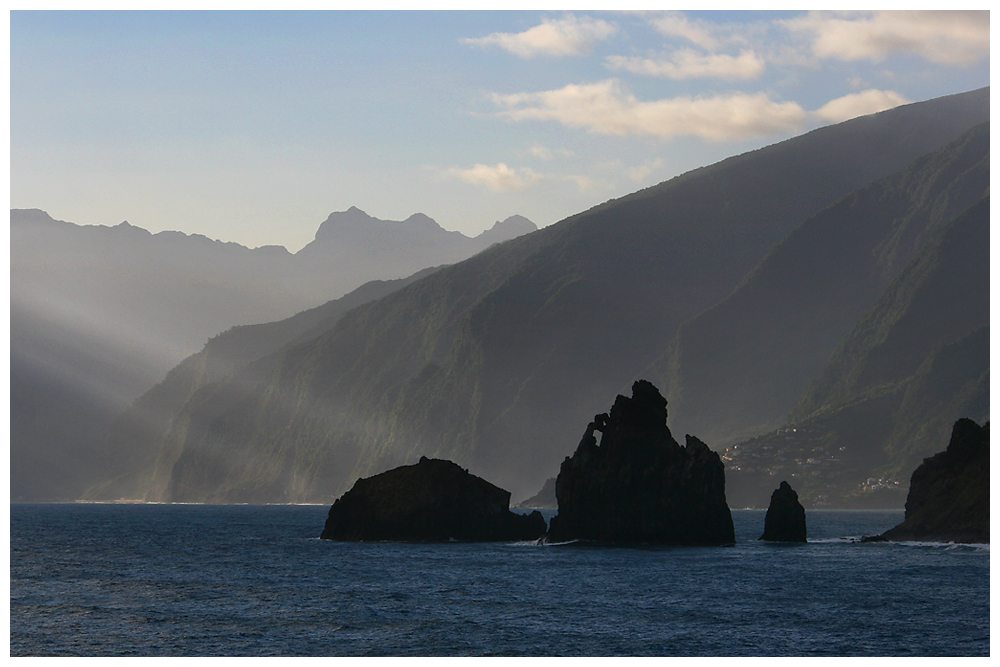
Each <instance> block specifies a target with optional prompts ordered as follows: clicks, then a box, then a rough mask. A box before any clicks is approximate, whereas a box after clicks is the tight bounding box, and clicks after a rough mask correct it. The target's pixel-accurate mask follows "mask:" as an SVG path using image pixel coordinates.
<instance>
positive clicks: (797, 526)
mask: <svg viewBox="0 0 1000 667" xmlns="http://www.w3.org/2000/svg"><path fill="white" fill-rule="evenodd" d="M759 539H762V540H765V541H767V542H805V541H806V510H805V508H804V507H802V504H801V503H800V502H799V494H797V493H795V489H793V488H792V487H791V486H790V485H789V484H788V482H782V483H781V485H780V486H778V488H777V489H775V490H774V493H772V494H771V504H770V505H768V507H767V514H766V515H765V516H764V534H763V535H761V536H760V538H759Z"/></svg>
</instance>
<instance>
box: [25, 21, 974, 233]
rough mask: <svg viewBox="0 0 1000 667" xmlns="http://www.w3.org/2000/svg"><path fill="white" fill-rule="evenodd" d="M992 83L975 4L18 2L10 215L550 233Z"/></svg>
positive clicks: (188, 224) (230, 228)
mask: <svg viewBox="0 0 1000 667" xmlns="http://www.w3.org/2000/svg"><path fill="white" fill-rule="evenodd" d="M987 85H989V14H988V12H973V13H947V12H936V13H930V14H927V13H909V12H889V13H873V12H854V13H844V14H839V13H838V14H830V13H823V14H819V13H809V12H724V11H710V12H684V13H675V12H660V13H651V12H645V13H618V12H590V11H573V12H568V11H553V12H492V11H491V12H391V11H389V12H290V13H285V12H245V13H244V12H20V11H18V12H12V13H11V15H10V95H11V104H10V114H11V124H10V133H11V134H10V137H11V143H10V150H11V163H10V164H11V181H10V182H11V207H14V208H41V209H44V210H46V211H48V212H49V213H50V214H51V215H52V216H53V217H55V218H58V219H63V220H69V221H72V222H77V223H80V224H107V225H113V224H117V223H118V222H121V221H122V220H128V221H129V222H131V223H132V224H135V225H138V226H140V227H145V228H147V229H150V230H152V231H160V230H165V229H175V230H180V231H183V232H187V233H200V234H205V235H207V236H209V237H212V238H218V239H221V240H225V241H236V242H238V243H242V244H244V245H248V246H258V245H265V244H280V245H284V246H286V247H288V248H289V249H290V250H293V251H295V250H298V249H299V248H300V247H302V246H303V245H304V244H305V243H307V242H308V241H309V240H311V239H312V237H313V234H314V233H315V231H316V228H317V227H318V226H319V224H320V223H321V222H322V221H323V220H324V219H325V218H326V217H327V215H328V214H329V213H330V212H332V211H341V210H345V209H347V208H349V207H351V206H358V207H359V208H361V209H363V210H365V211H367V212H368V213H369V214H371V215H373V216H375V217H378V218H383V219H389V220H401V219H404V218H406V217H408V216H409V215H411V214H412V213H415V212H422V213H425V214H427V215H429V216H431V217H432V218H434V219H435V220H437V221H438V222H439V223H440V224H441V225H442V226H443V227H445V228H446V229H453V230H458V231H461V232H463V233H465V234H468V235H470V236H471V235H475V234H478V233H480V232H481V231H482V230H484V229H486V228H488V227H489V226H491V225H492V224H493V222H494V221H496V220H500V219H503V218H506V217H508V216H510V215H514V214H522V215H525V216H527V217H529V218H530V219H532V220H533V221H534V222H535V223H536V224H538V225H540V226H545V225H548V224H551V223H553V222H556V221H558V220H561V219H563V218H565V217H567V216H569V215H572V214H574V213H577V212H579V211H582V210H585V209H587V208H589V207H591V206H594V205H596V204H599V203H601V202H604V201H606V200H608V199H611V198H614V197H620V196H622V195H625V194H628V193H630V192H634V191H636V190H638V189H641V188H644V187H648V186H650V185H654V184H656V183H658V182H661V181H663V180H666V179H668V178H671V177H673V176H676V175H678V174H680V173H683V172H685V171H688V170H690V169H693V168H696V167H699V166H704V165H707V164H711V163H713V162H716V161H718V160H720V159H723V158H725V157H728V156H729V155H734V154H737V153H742V152H745V151H747V150H752V149H755V148H758V147H761V146H764V145H767V144H771V143H775V142H777V141H780V140H782V139H786V138H788V137H791V136H794V135H797V134H800V133H802V132H805V131H808V130H810V129H813V128H816V127H819V126H821V125H825V124H829V123H832V122H838V121H840V120H845V119H847V118H850V117H853V116H855V115H860V114H863V113H871V112H874V111H878V110H881V109H884V108H889V107H892V106H896V105H898V104H902V103H906V102H917V101H922V100H925V99H930V98H933V97H939V96H941V95H948V94H952V93H959V92H965V91H967V90H972V89H975V88H980V87H983V86H987Z"/></svg>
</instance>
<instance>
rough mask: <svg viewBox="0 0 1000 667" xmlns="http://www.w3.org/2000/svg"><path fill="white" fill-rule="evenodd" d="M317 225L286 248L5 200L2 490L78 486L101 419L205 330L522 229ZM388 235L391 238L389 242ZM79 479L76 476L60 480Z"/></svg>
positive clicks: (271, 316)
mask: <svg viewBox="0 0 1000 667" xmlns="http://www.w3.org/2000/svg"><path fill="white" fill-rule="evenodd" d="M338 215H339V216H346V215H356V216H357V217H358V218H360V219H362V222H363V223H364V224H365V225H368V226H369V227H371V228H372V229H373V230H379V231H378V233H377V234H369V237H370V238H369V239H368V240H367V241H366V239H365V237H364V235H363V234H359V233H357V231H358V230H357V229H356V230H355V232H356V233H355V234H354V235H353V236H347V235H346V234H345V235H344V236H343V238H341V237H338V230H337V229H336V228H335V226H330V225H328V224H327V223H329V222H330V220H334V219H335V218H337V216H338ZM327 223H324V224H323V225H321V226H320V232H318V233H317V236H318V237H322V240H321V242H317V241H314V244H317V243H318V245H314V246H313V247H312V248H311V249H310V250H309V251H305V249H303V250H300V251H299V252H298V253H295V254H293V253H290V252H288V251H287V250H286V249H285V248H283V247H281V246H264V247H260V248H254V249H251V248H246V247H244V246H242V245H240V244H237V243H231V242H222V241H215V240H212V239H209V238H207V237H205V236H203V235H200V234H184V233H182V232H170V231H168V232H159V233H156V234H153V233H150V232H149V231H147V230H145V229H142V228H140V227H136V226H134V225H132V224H129V223H128V222H123V223H120V224H118V225H116V226H114V227H107V226H102V225H86V226H81V225H76V224H73V223H70V222H65V221H59V220H54V219H53V218H52V217H51V216H49V215H48V214H47V213H45V212H44V211H40V210H37V209H12V210H11V226H10V239H11V367H12V371H11V393H12V406H13V409H12V424H11V434H12V435H11V438H12V444H11V448H12V466H13V468H12V472H13V475H12V479H14V480H15V482H14V487H12V498H15V499H16V498H23V499H49V500H53V499H64V500H65V499H74V498H77V497H79V494H80V493H81V492H82V491H83V488H84V486H89V485H90V484H92V483H94V481H96V480H95V479H94V475H98V476H99V475H100V474H103V473H100V472H98V471H97V470H96V469H95V470H93V471H91V468H93V466H94V460H95V456H96V454H95V448H100V447H101V446H103V442H104V440H105V438H106V437H107V428H108V427H109V425H110V423H111V421H112V420H113V419H114V418H115V417H116V416H117V415H118V414H119V413H121V412H122V411H123V410H124V409H125V408H126V407H128V405H129V404H130V403H131V402H132V401H133V400H134V399H136V398H137V397H138V396H139V395H140V394H142V393H143V392H145V391H146V390H148V389H149V388H150V387H152V386H153V385H154V384H155V383H156V382H157V381H159V380H161V379H162V378H163V376H164V374H165V373H166V372H167V371H168V370H169V369H170V368H172V367H173V366H175V365H176V364H178V363H179V362H180V361H181V360H183V359H184V358H185V357H187V356H188V355H190V354H192V353H194V352H196V351H197V350H198V349H199V348H201V346H202V345H204V343H205V341H206V340H207V339H208V338H209V337H211V336H213V335H215V334H218V333H219V332H221V331H225V330H227V329H229V328H230V327H233V326H235V325H245V324H254V323H265V322H271V321H274V320H279V319H282V318H286V317H289V316H291V315H294V314H295V313H297V312H299V311H303V310H305V309H307V308H311V307H314V306H316V305H318V304H322V303H325V302H327V301H330V300H331V299H333V298H336V297H340V296H343V295H344V294H345V293H346V292H348V291H350V290H352V289H355V288H357V287H358V286H359V285H362V284H363V283H366V282H369V281H371V280H378V279H402V278H405V277H406V276H409V275H411V274H413V273H416V272H418V271H420V270H422V269H425V268H427V267H431V266H440V265H441V264H446V263H451V262H455V261H459V260H461V259H464V258H466V257H469V256H471V255H474V254H475V253H477V252H480V251H482V250H483V249H485V248H488V247H489V246H491V245H493V244H495V243H498V242H502V241H505V240H509V239H510V238H513V237H514V236H516V235H518V234H521V233H527V232H529V231H532V230H533V229H534V228H535V227H534V225H533V224H532V223H530V222H529V221H527V220H526V219H525V218H523V217H521V216H513V217H512V218H509V219H508V220H506V221H503V222H498V223H496V224H495V225H494V226H493V228H491V229H490V230H487V231H485V232H484V233H483V234H481V235H479V236H478V237H476V238H469V237H466V236H464V235H462V234H460V233H458V232H447V231H445V230H444V229H442V228H441V227H440V226H438V225H437V223H436V222H434V221H433V220H431V219H430V218H428V217H427V216H423V215H419V214H418V215H415V216H412V217H411V218H409V219H408V220H407V221H403V222H399V223H396V222H387V221H381V220H377V219H375V218H371V217H370V216H367V215H365V214H364V213H362V212H361V211H359V210H358V209H351V210H350V211H348V212H345V213H343V214H337V213H334V214H332V215H331V216H330V218H329V219H328V221H327ZM362 231H363V230H362ZM394 236H399V237H400V238H401V239H403V241H402V242H401V243H399V242H397V243H395V245H393V244H391V243H390V241H391V240H392V239H393V238H394ZM311 245H313V244H311ZM345 256H346V257H352V258H354V260H355V261H346V260H345V259H344V257H345ZM28 468H32V471H31V472H29V470H28ZM82 477H86V478H87V479H88V480H89V481H88V482H87V483H84V482H80V481H72V480H76V479H77V478H82ZM15 487H16V488H15Z"/></svg>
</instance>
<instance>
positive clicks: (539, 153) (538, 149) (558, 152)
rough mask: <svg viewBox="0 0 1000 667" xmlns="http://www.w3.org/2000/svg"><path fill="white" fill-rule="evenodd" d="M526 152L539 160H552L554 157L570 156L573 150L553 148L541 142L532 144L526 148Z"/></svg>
mask: <svg viewBox="0 0 1000 667" xmlns="http://www.w3.org/2000/svg"><path fill="white" fill-rule="evenodd" d="M528 153H529V154H531V155H532V157H536V158H538V159H539V160H552V159H554V158H556V157H571V156H572V155H573V151H571V150H567V149H565V148H556V149H555V150H553V149H551V148H549V147H547V146H543V145H541V144H532V145H531V146H530V147H529V148H528Z"/></svg>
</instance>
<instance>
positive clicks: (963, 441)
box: [865, 419, 990, 543]
mask: <svg viewBox="0 0 1000 667" xmlns="http://www.w3.org/2000/svg"><path fill="white" fill-rule="evenodd" d="M865 540H866V541H885V540H893V541H899V540H921V541H931V542H970V543H989V541H990V425H989V423H987V424H985V425H983V426H979V425H978V424H976V422H974V421H972V420H971V419H959V420H958V421H957V422H955V425H954V426H953V427H952V431H951V440H950V442H949V443H948V448H947V449H946V450H945V451H943V452H939V453H937V454H935V455H934V456H931V457H928V458H926V459H924V462H923V463H922V464H920V466H919V467H918V468H917V469H916V470H914V471H913V475H912V476H911V477H910V491H909V493H908V494H907V496H906V515H905V518H904V519H903V523H901V524H899V525H898V526H896V527H895V528H891V529H889V530H887V531H886V532H884V533H882V534H881V535H879V536H876V537H868V538H865Z"/></svg>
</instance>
